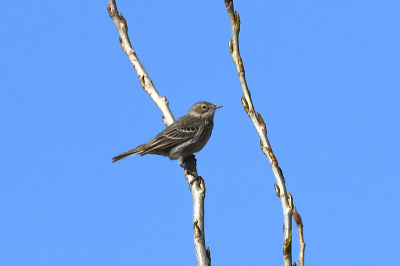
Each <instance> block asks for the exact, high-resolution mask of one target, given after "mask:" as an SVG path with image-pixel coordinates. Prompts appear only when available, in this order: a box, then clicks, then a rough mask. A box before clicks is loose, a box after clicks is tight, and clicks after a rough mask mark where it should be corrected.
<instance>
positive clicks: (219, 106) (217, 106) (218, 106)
mask: <svg viewBox="0 0 400 266" xmlns="http://www.w3.org/2000/svg"><path fill="white" fill-rule="evenodd" d="M221 107H222V105H215V106H214V108H215V109H218V108H221Z"/></svg>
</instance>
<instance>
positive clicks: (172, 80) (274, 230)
mask: <svg viewBox="0 0 400 266" xmlns="http://www.w3.org/2000/svg"><path fill="white" fill-rule="evenodd" d="M107 5H108V2H107V1H103V2H101V1H86V2H85V1H83V2H68V1H39V2H37V1H36V2H32V1H8V2H2V3H1V4H0V7H1V10H2V11H3V12H2V16H1V19H0V20H1V25H2V27H1V28H0V33H1V36H2V38H1V39H0V58H1V60H0V72H1V73H2V74H1V75H0V82H1V84H2V85H1V90H0V110H1V119H0V125H1V130H0V139H1V140H2V141H1V142H0V150H1V154H2V160H1V163H0V166H1V178H0V187H1V191H0V209H1V212H0V214H1V216H0V239H1V240H0V261H2V265H196V260H195V254H194V250H193V243H192V241H193V233H192V199H191V195H190V192H189V189H188V185H187V182H186V180H185V178H184V176H183V173H182V169H181V168H180V167H179V166H178V163H177V161H170V160H168V159H167V158H164V157H158V156H144V157H139V156H133V157H130V158H128V159H124V160H122V161H120V162H118V163H115V164H111V163H110V159H111V157H113V156H115V155H117V154H119V153H121V152H124V151H126V150H129V149H131V148H133V147H136V146H137V145H139V144H142V143H144V142H147V141H148V140H150V139H151V138H152V137H154V136H155V135H156V134H157V133H158V132H160V131H161V130H163V129H164V125H163V124H162V122H161V115H160V112H159V110H158V109H157V108H156V106H155V105H154V104H153V102H152V101H151V99H150V97H149V96H148V95H147V94H146V93H145V92H144V91H143V89H142V88H141V87H140V82H139V80H138V79H137V77H136V74H135V72H134V70H133V68H132V66H131V64H130V62H129V61H128V59H127V57H126V55H125V54H124V53H123V52H122V50H121V48H120V46H119V42H118V34H117V31H116V28H115V26H114V24H113V22H112V20H111V19H110V18H109V17H108V13H107V10H106V7H107ZM118 7H119V10H120V12H121V13H122V14H123V15H124V17H125V18H126V20H127V22H128V26H129V34H130V38H131V42H132V44H133V47H134V49H135V51H136V52H137V54H138V56H139V58H140V60H141V61H142V63H143V64H144V66H145V68H146V70H147V71H148V72H149V74H150V76H151V78H152V79H153V82H154V84H155V85H156V87H157V89H158V90H159V92H160V94H161V95H165V96H166V97H167V98H168V100H169V102H170V108H171V110H172V112H173V114H174V115H175V117H176V118H177V117H180V116H182V115H184V114H186V112H187V111H188V109H189V108H190V106H191V105H192V104H193V103H195V102H198V101H201V100H206V101H210V102H213V103H214V104H218V105H223V106H224V107H223V108H222V109H219V110H217V113H216V116H215V127H214V131H213V136H212V138H211V140H210V142H209V143H208V144H207V146H206V147H205V148H204V149H203V150H202V151H201V152H200V153H199V154H198V155H197V159H198V171H199V174H200V175H202V176H203V177H204V179H205V182H206V186H207V197H206V200H205V204H206V213H205V222H206V232H205V234H206V244H207V245H208V246H210V248H211V255H212V262H213V264H215V265H265V264H268V265H282V244H283V236H282V222H283V217H282V210H281V206H280V202H279V199H278V198H277V197H276V195H275V192H274V186H273V183H274V182H275V179H274V177H273V174H272V171H271V168H270V166H269V163H268V160H267V158H266V157H265V156H264V155H263V154H262V152H261V151H260V147H259V138H258V136H257V133H256V131H255V129H254V128H253V125H252V124H251V122H250V120H249V119H248V117H247V115H246V114H245V112H244V111H243V108H242V106H241V104H240V98H241V95H242V93H241V88H240V84H239V81H238V77H237V73H236V70H235V67H234V65H233V62H232V60H231V57H230V54H229V49H228V41H229V39H230V38H231V29H230V24H229V18H228V14H227V12H226V9H225V5H224V1H222V0H221V1H207V2H204V1H203V2H201V1H198V2H196V1H191V2H187V1H173V2H165V1H153V0H149V1H121V0H119V1H118ZM235 8H236V10H238V11H239V13H240V16H241V21H242V24H241V33H240V45H241V47H240V48H241V55H242V58H243V60H244V66H245V70H246V76H247V82H248V85H249V88H250V90H251V92H252V96H253V101H254V104H255V107H256V109H257V111H258V112H260V113H261V114H262V116H263V118H264V120H265V122H266V124H267V128H268V136H269V139H270V142H271V144H272V148H273V149H274V152H275V154H276V156H277V159H278V161H279V164H280V166H281V167H282V170H283V173H284V175H285V178H286V184H287V187H288V189H289V190H290V192H291V193H292V194H293V197H294V203H295V205H296V206H297V209H298V211H299V213H300V214H301V215H302V217H303V221H304V233H305V240H306V243H307V247H306V257H305V261H306V265H318V264H321V263H323V264H324V265H388V264H389V263H392V262H393V261H398V260H399V259H400V257H399V256H398V252H397V247H398V244H397V243H398V241H399V240H400V239H399V235H400V230H399V224H400V214H399V212H398V210H397V205H396V204H397V203H398V202H399V200H400V197H399V193H398V187H399V185H400V182H399V178H398V175H399V172H400V166H399V159H400V158H399V157H400V156H399V144H400V138H399V135H400V130H399V129H400V123H399V117H400V111H399V104H400V90H399V87H400V75H399V74H400V64H399V62H400V53H399V47H400V37H399V36H400V28H399V25H400V3H399V2H398V1H384V2H382V1H367V2H366V1H350V2H349V1H340V0H339V1H334V2H332V3H328V2H327V1H324V2H321V1H308V2H306V3H304V2H303V3H302V2H299V1H250V2H249V1H239V0H236V1H235ZM293 232H294V239H293V241H294V244H293V257H294V258H295V259H297V257H298V251H299V246H298V238H297V231H293Z"/></svg>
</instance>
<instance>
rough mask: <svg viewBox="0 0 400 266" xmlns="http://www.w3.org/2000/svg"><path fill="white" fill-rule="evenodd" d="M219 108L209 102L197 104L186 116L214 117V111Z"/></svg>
mask: <svg viewBox="0 0 400 266" xmlns="http://www.w3.org/2000/svg"><path fill="white" fill-rule="evenodd" d="M221 107H222V105H214V104H212V103H209V102H198V103H195V104H194V105H193V106H192V108H190V110H189V112H188V114H189V115H192V116H206V117H214V113H215V110H216V109H218V108H221Z"/></svg>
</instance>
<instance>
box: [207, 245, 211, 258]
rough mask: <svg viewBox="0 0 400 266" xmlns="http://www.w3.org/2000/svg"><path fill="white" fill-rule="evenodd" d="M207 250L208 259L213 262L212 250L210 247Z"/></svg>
mask: <svg viewBox="0 0 400 266" xmlns="http://www.w3.org/2000/svg"><path fill="white" fill-rule="evenodd" d="M206 252H207V256H208V259H209V260H210V262H211V251H210V247H207V249H206Z"/></svg>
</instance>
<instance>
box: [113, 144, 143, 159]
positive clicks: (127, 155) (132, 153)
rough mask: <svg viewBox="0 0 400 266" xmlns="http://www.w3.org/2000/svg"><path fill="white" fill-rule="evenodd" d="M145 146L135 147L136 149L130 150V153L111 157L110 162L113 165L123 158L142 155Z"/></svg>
mask: <svg viewBox="0 0 400 266" xmlns="http://www.w3.org/2000/svg"><path fill="white" fill-rule="evenodd" d="M145 145H146V144H143V145H140V146H138V147H136V148H134V149H132V150H130V151H127V152H124V153H121V154H120V155H117V156H115V157H113V158H112V159H111V162H112V163H115V162H116V161H119V160H121V159H124V158H126V157H129V156H131V155H134V154H142V152H143V151H144V150H145Z"/></svg>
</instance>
